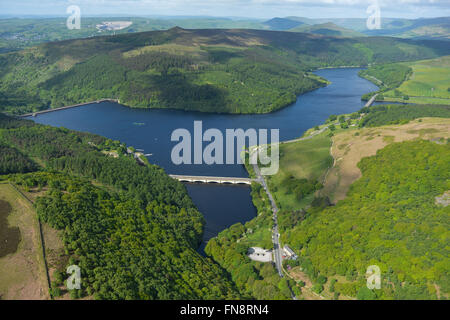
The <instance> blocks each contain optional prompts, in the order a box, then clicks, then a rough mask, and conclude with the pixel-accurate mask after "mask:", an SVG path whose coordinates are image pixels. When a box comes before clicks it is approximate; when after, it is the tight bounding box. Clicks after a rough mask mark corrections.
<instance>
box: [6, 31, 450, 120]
mask: <svg viewBox="0 0 450 320" xmlns="http://www.w3.org/2000/svg"><path fill="white" fill-rule="evenodd" d="M448 53H450V48H449V47H448V46H447V45H446V43H443V42H442V43H441V42H427V41H422V42H411V41H406V40H396V39H391V38H361V39H338V38H327V37H323V36H319V35H308V34H301V33H294V32H275V31H258V30H183V29H180V28H174V29H171V30H169V31H154V32H145V33H137V34H125V35H116V36H108V37H97V38H90V39H80V40H68V41H62V42H54V43H47V44H43V45H40V46H38V47H34V48H30V49H26V50H24V51H21V52H17V53H8V54H3V55H0V71H1V73H0V79H1V84H0V110H2V111H7V112H11V113H24V112H26V111H32V110H40V109H45V108H48V107H59V106H63V105H70V104H75V103H80V102H88V101H92V100H97V99H101V98H118V99H120V102H121V103H124V104H126V105H129V106H131V107H142V108H175V109H185V110H198V111H204V112H226V113H266V112H270V111H273V110H277V109H279V108H282V107H284V106H286V105H289V104H291V103H292V102H294V101H295V100H296V95H298V94H301V93H304V92H306V91H309V90H312V89H315V88H317V87H320V86H323V85H325V83H324V82H322V81H320V80H318V79H317V78H316V77H310V76H309V75H308V73H307V71H310V70H312V69H314V68H318V67H330V66H341V65H346V66H349V65H354V66H360V65H367V64H369V63H383V62H393V61H403V60H418V59H421V58H431V57H436V56H440V55H443V54H448Z"/></svg>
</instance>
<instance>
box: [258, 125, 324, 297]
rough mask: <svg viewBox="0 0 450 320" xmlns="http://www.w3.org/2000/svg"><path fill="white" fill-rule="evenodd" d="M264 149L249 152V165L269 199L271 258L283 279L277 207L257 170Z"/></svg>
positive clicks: (291, 141) (320, 131) (311, 136)
mask: <svg viewBox="0 0 450 320" xmlns="http://www.w3.org/2000/svg"><path fill="white" fill-rule="evenodd" d="M327 129H328V126H326V127H324V128H322V129H320V130H318V131H316V132H314V133H313V134H311V135H309V136H307V137H303V138H298V139H294V140H289V141H284V142H280V144H286V143H293V142H298V141H304V140H309V139H312V138H313V137H315V136H317V135H318V134H321V133H322V132H324V131H325V130H327ZM264 148H267V145H264V146H257V147H254V148H253V149H252V150H251V152H250V159H251V161H250V163H252V166H253V170H254V171H255V175H256V180H257V181H259V182H260V183H261V185H262V186H263V188H264V191H266V194H267V197H268V198H269V201H270V204H271V206H272V213H273V230H272V242H273V256H274V261H275V267H276V269H277V272H278V275H279V276H280V277H281V278H283V277H284V274H283V259H282V256H281V245H280V232H279V229H278V207H277V204H276V202H275V200H274V198H273V196H272V194H271V193H270V190H269V187H268V186H267V182H266V179H265V177H264V176H263V175H262V174H261V170H260V169H259V166H258V161H257V160H258V157H257V156H258V154H259V153H260V152H261V150H263V149H264ZM291 295H292V299H293V300H297V297H296V296H295V295H294V293H292V290H291Z"/></svg>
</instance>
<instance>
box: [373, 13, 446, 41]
mask: <svg viewBox="0 0 450 320" xmlns="http://www.w3.org/2000/svg"><path fill="white" fill-rule="evenodd" d="M364 33H365V34H367V35H371V36H379V35H383V36H392V37H399V38H408V39H441V40H450V17H444V18H432V19H417V20H406V19H405V20H402V19H395V20H391V21H386V22H384V23H383V22H382V29H380V30H366V31H365V32H364Z"/></svg>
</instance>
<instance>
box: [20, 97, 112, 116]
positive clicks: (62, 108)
mask: <svg viewBox="0 0 450 320" xmlns="http://www.w3.org/2000/svg"><path fill="white" fill-rule="evenodd" d="M102 102H115V103H120V101H119V100H118V99H100V100H95V101H90V102H83V103H78V104H73V105H70V106H64V107H59V108H51V109H46V110H41V111H36V112H30V113H25V114H22V115H20V116H19V117H21V118H26V117H35V116H37V115H38V114H45V113H50V112H55V111H60V110H66V109H72V108H78V107H83V106H87V105H90V104H94V103H102Z"/></svg>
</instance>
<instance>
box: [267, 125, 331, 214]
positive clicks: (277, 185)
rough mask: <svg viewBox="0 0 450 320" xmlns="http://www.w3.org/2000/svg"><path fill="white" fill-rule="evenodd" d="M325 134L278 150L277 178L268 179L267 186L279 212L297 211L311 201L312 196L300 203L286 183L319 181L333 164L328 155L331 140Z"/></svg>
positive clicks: (283, 145)
mask: <svg viewBox="0 0 450 320" xmlns="http://www.w3.org/2000/svg"><path fill="white" fill-rule="evenodd" d="M328 133H329V132H326V133H322V134H320V135H317V136H315V137H314V138H312V139H309V140H303V141H299V142H294V143H288V144H282V145H281V146H280V170H279V171H278V173H277V174H276V175H274V176H271V177H268V183H269V187H270V190H271V191H272V192H273V194H274V197H275V199H276V201H277V203H278V204H279V206H280V207H281V209H283V210H298V209H301V208H303V207H305V206H306V205H308V204H309V203H310V202H311V201H312V199H313V198H314V195H313V194H310V195H308V196H307V197H305V198H303V199H299V198H298V197H297V195H296V193H295V192H293V190H291V188H290V186H289V184H288V183H286V180H289V179H295V180H299V179H307V180H318V181H321V180H322V178H323V176H324V175H325V173H326V171H327V170H328V168H329V167H330V166H331V165H332V163H333V159H332V157H331V155H330V147H331V138H330V137H328V135H327V134H328Z"/></svg>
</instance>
